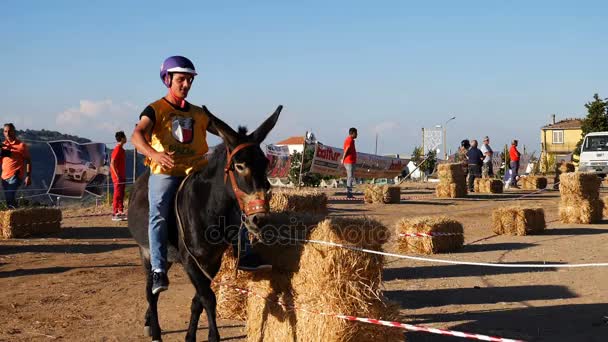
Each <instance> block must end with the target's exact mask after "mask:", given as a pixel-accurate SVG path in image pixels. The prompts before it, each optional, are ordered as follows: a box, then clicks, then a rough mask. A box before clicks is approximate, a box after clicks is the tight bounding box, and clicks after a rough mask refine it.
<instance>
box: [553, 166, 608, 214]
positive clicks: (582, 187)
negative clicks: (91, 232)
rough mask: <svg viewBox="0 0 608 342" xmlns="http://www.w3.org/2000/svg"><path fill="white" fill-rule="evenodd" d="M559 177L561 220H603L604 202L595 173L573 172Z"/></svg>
mask: <svg viewBox="0 0 608 342" xmlns="http://www.w3.org/2000/svg"><path fill="white" fill-rule="evenodd" d="M559 178H560V186H559V192H560V195H561V196H560V197H561V201H560V204H559V217H560V221H561V222H562V223H583V224H589V223H597V222H599V221H601V220H602V215H603V210H604V202H603V201H602V200H601V199H600V198H599V195H600V192H599V188H600V179H599V177H597V176H596V175H595V174H593V173H581V172H572V173H564V174H562V175H560V177H559Z"/></svg>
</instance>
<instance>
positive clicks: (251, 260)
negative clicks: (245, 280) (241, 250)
mask: <svg viewBox="0 0 608 342" xmlns="http://www.w3.org/2000/svg"><path fill="white" fill-rule="evenodd" d="M238 269H239V270H241V271H246V272H257V271H271V270H272V265H270V264H268V263H265V262H262V260H260V258H259V257H258V256H257V255H255V254H247V255H245V256H244V257H242V258H240V259H239V266H238Z"/></svg>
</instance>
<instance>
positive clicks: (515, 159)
mask: <svg viewBox="0 0 608 342" xmlns="http://www.w3.org/2000/svg"><path fill="white" fill-rule="evenodd" d="M517 143H518V141H517V140H513V142H511V148H510V149H509V157H510V159H511V163H510V165H509V167H510V168H511V180H510V183H511V186H513V187H515V188H519V186H518V185H517V173H518V172H519V158H520V157H521V153H519V151H518V150H517Z"/></svg>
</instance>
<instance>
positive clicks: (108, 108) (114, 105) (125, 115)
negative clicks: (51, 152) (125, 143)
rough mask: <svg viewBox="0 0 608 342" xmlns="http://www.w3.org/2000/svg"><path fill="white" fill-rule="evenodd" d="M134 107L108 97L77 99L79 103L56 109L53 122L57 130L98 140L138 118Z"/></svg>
mask: <svg viewBox="0 0 608 342" xmlns="http://www.w3.org/2000/svg"><path fill="white" fill-rule="evenodd" d="M138 114H139V111H138V108H137V107H136V106H135V105H133V104H132V103H130V102H126V101H125V102H115V101H113V100H111V99H106V100H101V101H95V100H86V99H85V100H80V101H79V105H78V106H77V107H76V106H74V107H71V108H68V109H66V110H64V111H63V112H61V113H59V114H57V115H56V117H55V123H56V124H57V126H58V130H59V131H60V132H65V133H68V131H69V132H70V133H72V134H77V135H78V136H81V137H84V138H89V139H93V140H99V139H102V140H100V141H106V140H108V141H111V140H112V139H113V138H110V139H108V138H105V140H103V139H104V137H113V135H114V132H116V131H118V130H124V131H125V133H127V134H128V131H129V129H132V128H133V125H134V124H135V123H136V122H137V119H138Z"/></svg>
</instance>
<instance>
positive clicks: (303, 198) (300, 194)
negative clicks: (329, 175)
mask: <svg viewBox="0 0 608 342" xmlns="http://www.w3.org/2000/svg"><path fill="white" fill-rule="evenodd" d="M270 210H271V211H273V212H298V213H309V214H313V215H318V214H323V215H324V214H327V195H326V194H325V193H323V192H321V191H317V190H303V189H295V190H280V191H273V193H272V197H271V199H270Z"/></svg>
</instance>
